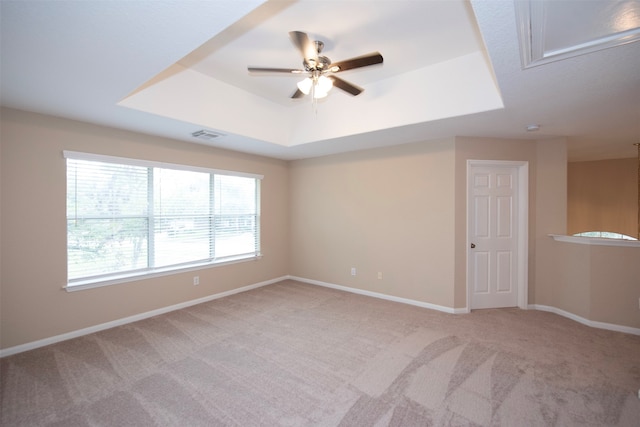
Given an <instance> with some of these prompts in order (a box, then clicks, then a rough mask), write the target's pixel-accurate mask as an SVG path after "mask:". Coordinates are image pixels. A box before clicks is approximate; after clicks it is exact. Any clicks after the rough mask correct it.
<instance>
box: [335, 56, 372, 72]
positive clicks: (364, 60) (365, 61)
mask: <svg viewBox="0 0 640 427" xmlns="http://www.w3.org/2000/svg"><path fill="white" fill-rule="evenodd" d="M382 61H383V59H382V55H380V53H379V52H373V53H369V54H367V55H362V56H358V57H356V58H351V59H347V60H345V61H339V62H334V63H332V64H331V69H333V68H334V67H338V70H337V71H334V72H335V73H337V72H339V71H345V70H351V69H353V68H361V67H368V66H369V65H375V64H382Z"/></svg>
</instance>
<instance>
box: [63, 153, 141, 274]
mask: <svg viewBox="0 0 640 427" xmlns="http://www.w3.org/2000/svg"><path fill="white" fill-rule="evenodd" d="M147 182H148V174H147V168H144V167H136V166H129V165H117V164H111V163H102V162H95V161H85V160H73V159H68V161H67V251H68V255H67V257H68V262H67V268H68V277H69V279H77V278H82V277H90V276H95V275H101V274H108V273H119V272H123V271H129V270H135V269H139V268H144V267H146V265H147V232H148V221H147V218H146V216H147V204H148V200H147Z"/></svg>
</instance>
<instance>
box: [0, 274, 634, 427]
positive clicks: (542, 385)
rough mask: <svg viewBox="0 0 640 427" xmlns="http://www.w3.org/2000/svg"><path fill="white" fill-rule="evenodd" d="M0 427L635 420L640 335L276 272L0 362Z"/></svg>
mask: <svg viewBox="0 0 640 427" xmlns="http://www.w3.org/2000/svg"><path fill="white" fill-rule="evenodd" d="M1 375H2V377H1V381H2V397H1V399H2V401H1V403H2V418H1V420H0V421H1V424H2V425H3V426H17V425H21V426H43V425H47V426H65V427H67V426H216V425H229V426H257V425H263V426H338V425H340V426H387V425H391V426H428V425H437V426H467V425H481V426H485V425H496V426H497V425H503V426H603V425H618V426H639V425H640V400H639V399H638V397H637V393H638V388H640V337H638V336H632V335H626V334H622V333H616V332H610V331H603V330H598V329H591V328H588V327H586V326H583V325H580V324H578V323H575V322H573V321H571V320H568V319H565V318H562V317H559V316H557V315H554V314H551V313H545V312H539V311H521V310H518V309H504V310H482V311H477V312H473V313H472V314H469V315H447V314H443V313H439V312H435V311H431V310H426V309H422V308H418V307H412V306H407V305H403V304H398V303H393V302H388V301H383V300H378V299H374V298H368V297H365V296H360V295H355V294H350V293H344V292H340V291H336V290H332V289H326V288H322V287H316V286H312V285H307V284H301V283H297V282H293V281H286V282H282V283H278V284H275V285H270V286H267V287H263V288H260V289H256V290H253V291H250V292H246V293H242V294H238V295H234V296H231V297H227V298H223V299H219V300H216V301H212V302H209V303H205V304H200V305H197V306H193V307H190V308H187V309H184V310H180V311H175V312H172V313H168V314H165V315H162V316H158V317H155V318H151V319H147V320H144V321H140V322H137V323H132V324H129V325H125V326H121V327H118V328H114V329H110V330H107V331H103V332H99V333H95V334H92V335H88V336H85V337H81V338H77V339H74V340H70V341H66V342H62V343H58V344H55V345H51V346H49V347H45V348H41V349H37V350H33V351H30V352H25V353H22V354H18V355H15V356H11V357H7V358H4V359H3V360H2V361H1Z"/></svg>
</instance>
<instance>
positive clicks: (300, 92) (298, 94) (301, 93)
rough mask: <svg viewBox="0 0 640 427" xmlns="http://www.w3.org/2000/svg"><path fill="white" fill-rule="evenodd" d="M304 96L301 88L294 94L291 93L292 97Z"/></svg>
mask: <svg viewBox="0 0 640 427" xmlns="http://www.w3.org/2000/svg"><path fill="white" fill-rule="evenodd" d="M303 96H304V93H303V92H302V91H301V90H300V89H296V91H295V92H294V93H293V95H291V99H298V98H302V97H303Z"/></svg>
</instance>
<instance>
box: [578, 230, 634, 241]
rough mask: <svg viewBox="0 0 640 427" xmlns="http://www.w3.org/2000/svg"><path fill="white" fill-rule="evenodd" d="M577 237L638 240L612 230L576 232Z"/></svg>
mask: <svg viewBox="0 0 640 427" xmlns="http://www.w3.org/2000/svg"><path fill="white" fill-rule="evenodd" d="M574 236H577V237H600V238H603V239H622V240H637V239H636V238H634V237H631V236H627V235H626V234H620V233H612V232H610V231H585V232H584V233H576V234H574Z"/></svg>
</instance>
